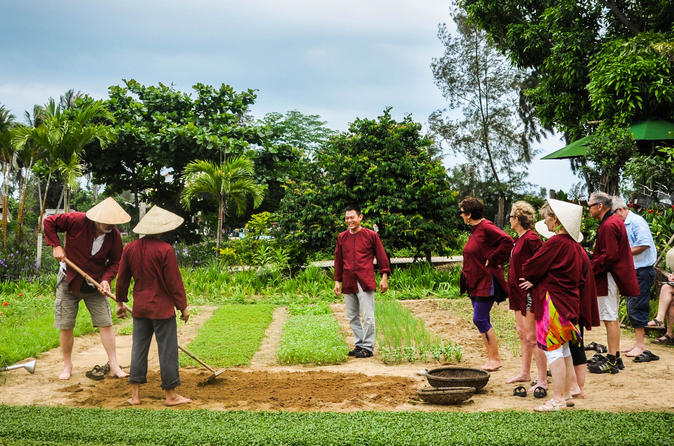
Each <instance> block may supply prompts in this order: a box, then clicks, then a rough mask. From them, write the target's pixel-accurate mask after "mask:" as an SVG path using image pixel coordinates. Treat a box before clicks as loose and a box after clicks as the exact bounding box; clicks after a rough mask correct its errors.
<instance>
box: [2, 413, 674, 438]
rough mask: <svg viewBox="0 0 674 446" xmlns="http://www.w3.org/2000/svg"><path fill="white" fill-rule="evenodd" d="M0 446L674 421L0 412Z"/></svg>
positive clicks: (570, 434)
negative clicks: (5, 445)
mask: <svg viewBox="0 0 674 446" xmlns="http://www.w3.org/2000/svg"><path fill="white" fill-rule="evenodd" d="M0 420H2V422H1V423H0V444H22V445H23V444H53V445H66V444H67V445H73V444H81V445H98V444H105V445H122V444H129V445H145V444H147V445H150V444H153V445H157V444H161V445H183V444H190V445H220V444H223V445H225V444H226V445H244V444H245V445H248V444H271V445H281V444H302V445H353V444H367V445H386V446H392V445H435V444H437V445H446V444H495V445H523V444H526V445H575V444H591V445H604V444H625V445H637V444H644V445H657V444H670V443H671V433H672V425H673V424H674V414H672V413H663V412H650V413H645V412H639V413H606V412H589V411H563V412H558V413H548V414H534V413H524V412H488V413H457V412H433V413H426V412H355V413H332V412H329V413H320V412H313V413H306V412H305V413H302V412H218V411H208V410H158V411H157V410H143V409H123V410H105V409H74V408H67V407H30V406H28V407H10V406H0Z"/></svg>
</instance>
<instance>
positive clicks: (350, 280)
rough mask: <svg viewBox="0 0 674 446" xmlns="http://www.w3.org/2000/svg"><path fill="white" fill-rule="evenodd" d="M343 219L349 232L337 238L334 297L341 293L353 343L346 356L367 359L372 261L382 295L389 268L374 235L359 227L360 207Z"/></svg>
mask: <svg viewBox="0 0 674 446" xmlns="http://www.w3.org/2000/svg"><path fill="white" fill-rule="evenodd" d="M344 220H345V221H346V225H347V226H348V227H349V229H348V230H347V231H344V232H342V233H341V234H339V236H338V237H337V246H336V247H335V294H336V295H338V296H339V295H341V294H342V293H344V303H345V304H346V316H347V317H348V318H349V324H350V325H351V329H352V330H353V336H354V338H355V341H356V346H355V348H354V349H353V350H351V351H350V352H349V356H355V357H356V358H368V357H370V356H372V352H373V351H374V340H375V322H374V291H375V289H376V288H377V286H376V284H375V278H374V266H373V265H372V260H373V259H374V257H375V256H376V257H377V266H378V267H379V271H381V281H380V282H379V289H380V290H381V292H382V293H385V292H386V291H387V290H388V275H389V274H390V273H391V268H390V266H389V262H388V258H387V257H386V252H385V251H384V246H383V245H382V244H381V240H380V239H379V236H378V235H377V233H376V232H374V231H372V230H370V229H367V228H363V227H362V226H361V225H360V222H361V221H362V220H363V214H361V212H360V208H359V207H358V206H348V207H347V208H346V211H345V213H344ZM361 313H362V314H363V321H362V323H361Z"/></svg>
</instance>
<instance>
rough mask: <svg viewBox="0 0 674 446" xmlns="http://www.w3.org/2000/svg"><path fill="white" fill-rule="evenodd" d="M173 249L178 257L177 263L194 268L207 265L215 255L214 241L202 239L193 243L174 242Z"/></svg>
mask: <svg viewBox="0 0 674 446" xmlns="http://www.w3.org/2000/svg"><path fill="white" fill-rule="evenodd" d="M173 250H174V251H175V252H176V256H177V257H178V265H179V266H182V267H183V268H190V267H191V268H195V267H198V266H201V265H208V264H209V263H210V262H211V261H213V259H215V257H216V248H215V241H211V240H208V241H203V242H200V243H197V244H194V245H187V244H184V243H177V242H176V243H174V244H173Z"/></svg>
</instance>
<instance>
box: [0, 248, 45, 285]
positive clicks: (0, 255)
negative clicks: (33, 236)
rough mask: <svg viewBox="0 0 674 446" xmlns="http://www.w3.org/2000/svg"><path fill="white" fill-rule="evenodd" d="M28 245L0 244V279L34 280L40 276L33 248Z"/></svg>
mask: <svg viewBox="0 0 674 446" xmlns="http://www.w3.org/2000/svg"><path fill="white" fill-rule="evenodd" d="M30 248H31V247H30V245H25V244H19V245H18V246H17V245H14V244H12V245H9V246H8V247H4V248H3V247H2V246H0V281H12V282H13V281H18V280H20V279H27V280H34V279H36V278H39V277H40V269H39V268H38V267H37V262H36V261H35V258H34V256H35V250H34V249H30Z"/></svg>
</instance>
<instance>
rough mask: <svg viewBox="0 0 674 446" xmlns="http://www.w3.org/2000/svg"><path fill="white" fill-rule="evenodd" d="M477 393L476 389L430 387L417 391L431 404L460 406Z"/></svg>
mask: <svg viewBox="0 0 674 446" xmlns="http://www.w3.org/2000/svg"><path fill="white" fill-rule="evenodd" d="M474 393H475V387H440V388H435V387H430V388H425V389H419V390H417V395H419V398H421V399H422V400H424V401H425V402H427V403H431V404H459V403H461V402H463V401H466V400H467V399H468V398H470V397H471V396H473V394H474Z"/></svg>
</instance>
